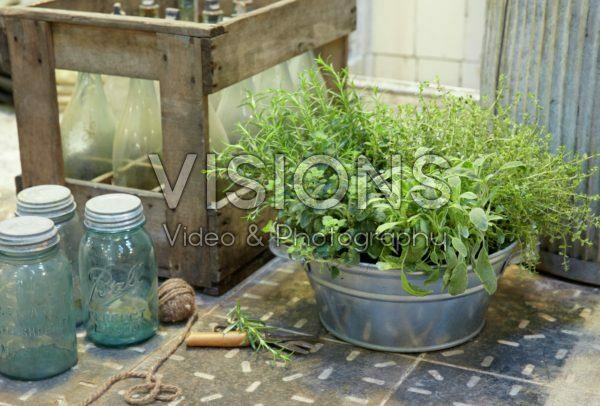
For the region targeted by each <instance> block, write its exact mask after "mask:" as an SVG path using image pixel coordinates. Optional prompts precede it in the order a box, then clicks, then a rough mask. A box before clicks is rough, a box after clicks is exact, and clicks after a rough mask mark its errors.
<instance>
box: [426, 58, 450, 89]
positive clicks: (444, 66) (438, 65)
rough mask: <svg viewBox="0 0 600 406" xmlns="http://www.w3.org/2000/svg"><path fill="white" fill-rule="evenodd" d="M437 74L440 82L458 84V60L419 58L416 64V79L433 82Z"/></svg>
mask: <svg viewBox="0 0 600 406" xmlns="http://www.w3.org/2000/svg"><path fill="white" fill-rule="evenodd" d="M437 76H439V78H440V83H441V84H442V85H448V86H459V76H460V62H449V61H443V60H435V59H419V61H418V64H417V80H418V81H419V82H422V81H424V80H428V81H430V82H435V80H436V77H437Z"/></svg>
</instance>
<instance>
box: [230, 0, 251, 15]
mask: <svg viewBox="0 0 600 406" xmlns="http://www.w3.org/2000/svg"><path fill="white" fill-rule="evenodd" d="M253 3H254V1H253V0H233V15H232V17H235V16H239V15H242V14H245V13H248V12H250V11H252V10H253V9H254V7H253Z"/></svg>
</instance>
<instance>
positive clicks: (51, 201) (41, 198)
mask: <svg viewBox="0 0 600 406" xmlns="http://www.w3.org/2000/svg"><path fill="white" fill-rule="evenodd" d="M76 209H77V205H76V203H75V200H74V199H73V195H72V194H71V191H70V190H69V189H68V188H66V187H64V186H59V185H40V186H34V187H30V188H27V189H25V190H23V191H22V192H20V193H19V194H18V195H17V211H16V215H17V216H37V217H45V218H49V219H50V220H52V221H53V222H54V225H55V226H56V228H57V229H58V234H59V235H60V245H61V247H62V250H63V252H64V254H65V255H66V257H67V259H68V260H69V263H70V264H71V269H72V270H73V300H74V302H75V319H76V321H77V324H81V323H83V310H82V307H81V293H80V289H79V266H78V262H79V243H80V242H81V237H82V236H83V225H82V224H81V221H80V219H79V215H78V214H77V211H76Z"/></svg>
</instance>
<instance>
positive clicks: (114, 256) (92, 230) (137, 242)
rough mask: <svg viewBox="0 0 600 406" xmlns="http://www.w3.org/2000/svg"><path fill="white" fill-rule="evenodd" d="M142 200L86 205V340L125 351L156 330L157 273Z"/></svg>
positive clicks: (118, 197)
mask: <svg viewBox="0 0 600 406" xmlns="http://www.w3.org/2000/svg"><path fill="white" fill-rule="evenodd" d="M144 222H145V219H144V211H143V208H142V203H141V201H140V199H139V198H137V197H136V196H133V195H128V194H120V193H115V194H107V195H102V196H98V197H95V198H93V199H90V200H89V201H88V202H87V203H86V205H85V219H84V225H85V228H86V233H85V235H84V237H83V239H82V241H81V245H80V247H79V271H80V277H81V292H82V297H83V303H84V310H85V311H86V312H88V316H87V318H86V323H85V327H86V330H87V337H88V338H89V339H90V340H92V341H94V342H95V343H97V344H100V345H106V346H124V345H129V344H133V343H137V342H140V341H143V340H146V339H148V338H150V337H152V336H153V335H154V334H155V333H156V330H157V329H158V271H157V266H156V259H155V256H154V248H153V245H152V240H151V239H150V236H149V235H148V233H147V232H146V230H145V229H144Z"/></svg>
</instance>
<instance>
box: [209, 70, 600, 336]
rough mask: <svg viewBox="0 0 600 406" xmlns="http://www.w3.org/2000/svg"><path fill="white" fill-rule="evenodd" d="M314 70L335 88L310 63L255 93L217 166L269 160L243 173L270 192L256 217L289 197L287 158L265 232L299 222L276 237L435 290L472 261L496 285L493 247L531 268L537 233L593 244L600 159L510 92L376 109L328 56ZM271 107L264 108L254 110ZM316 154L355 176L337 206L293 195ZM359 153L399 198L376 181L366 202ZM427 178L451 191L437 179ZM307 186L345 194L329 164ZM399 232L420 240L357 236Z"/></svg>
mask: <svg viewBox="0 0 600 406" xmlns="http://www.w3.org/2000/svg"><path fill="white" fill-rule="evenodd" d="M319 66H320V69H321V71H322V72H324V74H325V75H327V76H328V77H329V79H331V82H332V83H333V84H334V86H333V89H330V88H328V87H326V86H325V84H324V82H323V80H322V79H320V77H319V75H318V73H317V71H316V70H315V71H311V72H308V73H307V74H306V75H305V76H304V77H303V78H302V81H301V86H300V88H299V89H298V90H296V91H292V92H286V91H281V90H273V91H270V93H269V94H267V95H265V94H259V95H254V96H250V97H249V99H248V101H247V104H248V105H249V106H250V107H251V108H253V110H254V116H253V118H252V119H251V121H250V122H248V123H247V124H246V125H244V126H241V128H240V129H239V131H240V132H241V136H242V138H241V142H240V143H239V144H236V145H232V146H230V147H228V148H227V149H226V150H225V151H224V152H223V154H222V155H221V156H220V157H219V162H218V165H217V168H216V170H215V171H216V172H217V174H219V175H221V176H224V175H225V174H226V173H227V166H228V164H229V162H230V161H231V159H233V158H234V157H235V156H237V155H241V154H249V155H252V156H254V157H258V158H259V159H260V160H261V161H262V162H263V164H264V165H262V166H255V165H242V166H240V167H239V168H238V173H239V174H241V175H243V176H245V177H247V178H250V179H253V180H256V181H259V182H260V183H261V184H263V185H264V186H265V188H266V199H265V200H264V202H262V203H261V204H260V205H259V206H258V207H257V208H256V209H255V210H253V211H252V212H251V213H250V214H249V217H251V218H253V217H255V216H257V215H258V214H259V213H260V212H261V211H262V210H265V209H266V208H268V207H274V205H275V203H276V201H277V199H276V198H277V197H280V196H278V195H277V193H276V188H275V180H274V177H275V176H274V174H275V173H276V171H278V170H279V171H280V172H281V166H278V164H277V161H276V158H275V157H276V155H278V154H280V155H283V156H284V157H285V168H284V171H283V172H284V173H283V174H282V179H283V184H284V186H285V189H284V192H283V198H284V204H283V208H281V207H280V208H279V209H278V210H277V213H278V216H277V221H276V223H270V224H269V226H268V227H267V228H266V230H267V231H275V230H276V224H277V223H278V224H284V225H286V226H288V227H289V228H291V229H293V230H295V231H296V233H297V235H300V236H292V237H289V238H283V237H281V236H279V237H280V242H281V243H283V244H285V245H286V246H287V247H288V251H289V253H290V254H291V255H292V256H293V257H295V258H297V259H299V260H303V261H314V262H324V263H327V264H329V265H330V269H331V270H332V272H334V273H337V272H339V268H343V266H344V265H353V264H357V263H358V262H361V261H363V262H372V263H376V264H377V265H378V267H379V268H380V269H381V270H382V271H385V270H389V269H397V270H400V271H401V278H402V282H403V288H404V289H405V290H406V291H407V292H409V293H410V294H413V295H419V296H421V295H427V294H429V293H432V292H433V291H434V290H433V289H432V288H428V287H429V286H431V285H432V284H434V283H436V282H438V281H439V280H440V279H441V281H442V288H441V290H444V291H447V292H449V293H450V294H452V295H456V294H460V293H462V292H464V291H465V289H466V288H467V281H468V272H469V271H468V269H469V266H471V269H472V272H474V273H475V274H476V275H477V276H478V277H479V279H480V280H481V281H482V283H483V285H484V287H485V289H486V290H487V292H489V293H490V294H491V293H493V292H494V291H495V290H496V283H497V276H496V274H495V272H494V271H493V268H492V265H491V262H490V256H491V255H492V254H493V253H495V252H498V251H499V250H502V249H503V248H505V247H507V246H509V245H510V244H512V243H513V242H516V243H518V244H519V246H520V247H521V256H522V258H523V263H522V265H523V266H524V267H525V268H528V269H533V268H534V266H535V265H536V263H537V261H538V255H537V251H536V247H537V245H538V242H539V239H540V237H547V238H549V239H551V240H552V241H556V242H558V244H559V245H560V250H561V251H562V252H565V250H566V249H567V248H568V247H569V246H570V245H571V244H573V243H574V242H577V243H579V244H582V245H584V246H585V245H588V244H590V242H589V241H588V240H587V239H586V232H587V230H588V228H592V227H598V226H600V218H599V217H598V216H597V215H595V214H594V212H593V211H592V210H591V209H590V206H591V205H592V204H597V202H596V201H597V200H598V196H587V195H584V194H581V193H579V192H578V187H579V186H580V185H581V184H582V182H584V181H587V180H589V177H590V176H592V175H593V173H594V172H595V171H596V170H597V167H595V166H594V165H592V164H593V163H594V162H597V159H598V157H597V156H594V157H586V156H572V155H569V154H567V153H566V152H565V150H564V149H563V148H560V147H559V148H552V144H551V142H550V137H549V136H548V135H547V134H546V133H545V131H544V129H543V128H541V127H539V126H537V125H533V124H527V121H528V120H527V117H526V120H524V122H525V124H521V123H517V122H515V121H514V120H513V119H512V118H511V111H512V109H513V108H514V104H515V103H518V100H514V101H507V100H504V99H503V96H502V92H499V94H498V96H497V99H496V100H491V101H488V102H487V103H479V102H477V101H476V100H474V99H472V98H470V97H456V96H453V95H451V94H449V93H447V92H444V91H443V90H442V89H439V94H438V95H437V97H434V98H431V99H425V98H424V97H420V98H419V102H418V104H416V105H400V106H399V107H397V108H392V107H390V106H388V105H386V104H384V103H383V102H381V101H380V100H379V99H378V98H377V96H376V97H375V100H374V101H373V102H370V103H369V106H372V107H369V108H367V107H365V106H366V105H367V103H365V102H364V101H363V100H361V97H360V96H359V94H358V92H357V90H356V89H355V88H354V87H353V85H352V83H351V82H350V81H349V79H348V73H347V72H346V71H342V72H336V71H335V70H334V69H333V67H332V66H330V65H328V64H327V63H325V62H323V61H322V60H320V61H319ZM265 100H268V102H266V101H265ZM267 103H268V108H261V107H258V106H263V107H264V105H265V104H267ZM312 155H328V156H332V157H335V158H336V159H337V160H338V161H339V162H340V163H341V164H342V165H343V168H344V169H345V170H346V172H347V173H348V175H349V192H348V193H347V194H346V195H345V196H344V197H343V199H341V201H340V203H339V204H337V205H336V206H334V207H332V208H329V209H324V210H323V209H314V208H311V207H308V206H307V205H305V204H304V203H303V202H302V201H301V200H300V199H299V198H298V196H297V194H296V193H295V191H294V186H297V183H298V179H295V178H294V170H295V169H296V167H297V166H298V165H299V164H300V163H301V162H303V161H304V160H305V159H306V158H308V157H310V156H312ZM392 155H399V156H401V157H402V163H401V165H400V167H399V168H392V166H391V164H390V157H391V156H392ZM425 155H433V156H437V157H440V158H442V160H443V161H444V162H445V163H443V164H439V163H438V164H436V163H435V160H434V161H431V162H429V163H428V164H425V165H422V167H423V169H422V173H419V171H415V164H418V162H419V160H420V158H422V157H423V156H425ZM360 157H362V158H360ZM360 159H366V161H365V162H368V163H370V164H371V165H372V166H373V167H374V168H375V169H376V170H377V172H378V173H379V174H380V175H381V176H382V177H383V178H384V180H385V181H386V182H391V181H392V180H393V179H397V177H401V190H400V191H399V194H400V197H401V199H400V204H397V205H393V204H390V202H389V201H388V199H386V198H385V196H384V195H383V193H382V191H381V190H380V188H378V187H377V186H376V185H375V184H374V182H369V183H368V185H367V196H368V200H367V204H366V207H359V205H358V203H357V201H358V199H357V193H358V189H357V179H358V168H359V166H360V165H362V164H360V162H361V161H360ZM357 162H359V164H357ZM423 175H426V178H423ZM431 180H435V181H438V183H440V182H441V183H440V184H441V185H442V187H437V188H435V187H432V186H431V183H430V181H431ZM301 182H302V186H303V188H304V189H305V190H306V191H307V192H308V193H309V195H310V196H311V197H313V198H315V199H320V200H323V199H326V198H329V197H331V195H332V193H334V192H335V191H336V190H337V187H338V183H339V179H338V176H337V174H336V173H335V172H334V171H333V170H332V168H331V167H329V166H327V165H315V166H313V167H311V168H310V170H308V171H307V172H306V174H305V176H304V178H303V179H302V180H301ZM424 197H425V198H435V197H444V198H445V200H447V203H446V204H444V205H443V206H441V207H424V206H423V205H422V204H420V202H421V200H422V199H423V198H424ZM301 233H304V235H302V234H301ZM317 233H322V234H323V235H325V236H326V238H325V241H324V242H323V241H320V243H319V244H315V243H314V242H313V241H312V240H311V239H310V238H307V236H308V237H310V236H313V235H315V234H317ZM402 233H404V235H409V236H414V235H417V237H416V238H414V240H413V241H412V242H411V243H410V244H406V245H403V244H401V243H400V241H399V239H397V238H393V237H392V238H391V239H388V240H380V239H377V238H374V239H372V240H369V241H368V243H367V244H365V243H364V241H363V240H362V238H363V236H365V235H375V236H378V235H379V236H381V235H384V234H388V235H389V234H391V235H400V234H402ZM425 236H426V237H425ZM354 237H356V238H354ZM414 272H424V273H425V274H426V275H427V276H428V278H427V281H426V282H425V284H424V285H423V286H418V285H416V284H414V283H411V282H410V278H408V274H410V273H414ZM435 290H438V291H439V290H440V288H439V287H437V288H435ZM255 339H256V340H258V337H257V336H255ZM257 342H259V343H260V341H257Z"/></svg>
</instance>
